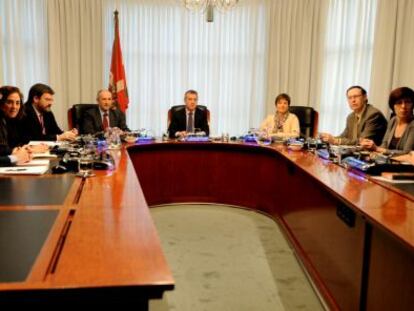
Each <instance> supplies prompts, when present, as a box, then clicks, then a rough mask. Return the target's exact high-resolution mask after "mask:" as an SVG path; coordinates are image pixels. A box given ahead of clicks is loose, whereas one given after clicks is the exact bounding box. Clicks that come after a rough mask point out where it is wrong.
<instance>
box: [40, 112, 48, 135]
mask: <svg viewBox="0 0 414 311" xmlns="http://www.w3.org/2000/svg"><path fill="white" fill-rule="evenodd" d="M39 123H40V127H41V128H42V134H43V135H46V129H45V123H44V121H43V114H39Z"/></svg>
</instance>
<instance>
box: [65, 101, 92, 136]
mask: <svg viewBox="0 0 414 311" xmlns="http://www.w3.org/2000/svg"><path fill="white" fill-rule="evenodd" d="M96 105H97V104H76V105H73V106H72V108H69V110H68V125H69V128H70V129H72V128H77V129H78V131H79V134H83V133H82V128H83V126H82V120H83V114H84V113H85V111H86V110H88V109H90V108H92V107H96Z"/></svg>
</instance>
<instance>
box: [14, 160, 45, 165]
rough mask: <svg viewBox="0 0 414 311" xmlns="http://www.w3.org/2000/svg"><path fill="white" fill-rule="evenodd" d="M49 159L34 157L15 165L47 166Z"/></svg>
mask: <svg viewBox="0 0 414 311" xmlns="http://www.w3.org/2000/svg"><path fill="white" fill-rule="evenodd" d="M49 163H50V160H47V159H36V160H32V161H29V162H26V163H22V164H17V166H39V165H41V166H49Z"/></svg>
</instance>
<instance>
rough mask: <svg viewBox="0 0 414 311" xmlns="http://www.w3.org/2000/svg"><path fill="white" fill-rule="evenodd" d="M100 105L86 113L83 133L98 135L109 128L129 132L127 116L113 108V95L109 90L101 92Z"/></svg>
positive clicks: (99, 94)
mask: <svg viewBox="0 0 414 311" xmlns="http://www.w3.org/2000/svg"><path fill="white" fill-rule="evenodd" d="M96 101H97V102H98V105H96V107H93V108H90V109H88V110H86V111H85V114H84V115H83V133H85V134H96V133H98V132H104V131H105V130H106V129H107V128H109V127H117V128H119V129H121V130H122V131H129V129H128V127H127V125H126V121H125V114H124V113H123V112H122V111H120V110H119V109H117V108H115V109H114V108H113V100H112V94H111V92H109V91H108V90H100V91H99V92H98V94H97V96H96Z"/></svg>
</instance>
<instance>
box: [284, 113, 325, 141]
mask: <svg viewBox="0 0 414 311" xmlns="http://www.w3.org/2000/svg"><path fill="white" fill-rule="evenodd" d="M289 111H290V112H291V113H294V114H295V115H296V116H297V117H298V119H299V123H300V136H301V137H304V138H308V137H316V136H317V134H318V118H319V115H318V112H317V111H316V110H315V109H313V108H312V107H307V106H290V107H289Z"/></svg>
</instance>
